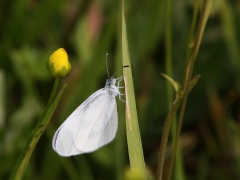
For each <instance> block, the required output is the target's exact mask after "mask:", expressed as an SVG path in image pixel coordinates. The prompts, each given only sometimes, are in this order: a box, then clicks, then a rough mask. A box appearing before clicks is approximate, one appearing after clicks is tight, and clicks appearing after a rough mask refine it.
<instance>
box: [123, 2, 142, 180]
mask: <svg viewBox="0 0 240 180" xmlns="http://www.w3.org/2000/svg"><path fill="white" fill-rule="evenodd" d="M122 58H123V65H129V66H130V65H131V63H130V57H129V52H128V42H127V32H126V23H125V16H124V0H123V1H122ZM123 75H124V80H125V94H126V110H127V113H126V114H127V115H126V127H127V143H128V153H129V159H130V166H131V169H134V171H138V172H140V173H142V177H143V179H147V175H146V168H145V162H144V157H143V150H142V142H141V137H140V131H139V126H138V117H137V109H136V102H135V94H134V88H133V79H132V70H131V66H130V67H128V68H124V69H123Z"/></svg>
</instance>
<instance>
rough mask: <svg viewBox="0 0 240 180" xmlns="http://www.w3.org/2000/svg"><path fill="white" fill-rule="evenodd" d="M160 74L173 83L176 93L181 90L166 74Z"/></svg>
mask: <svg viewBox="0 0 240 180" xmlns="http://www.w3.org/2000/svg"><path fill="white" fill-rule="evenodd" d="M161 75H162V76H163V77H165V78H166V79H167V80H168V81H169V82H170V83H171V84H172V85H173V87H174V89H175V91H176V93H179V92H180V91H181V85H180V84H179V83H178V82H177V81H174V80H173V79H172V78H170V77H169V76H167V75H166V74H161Z"/></svg>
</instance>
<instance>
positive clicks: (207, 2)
mask: <svg viewBox="0 0 240 180" xmlns="http://www.w3.org/2000/svg"><path fill="white" fill-rule="evenodd" d="M213 2H214V0H204V2H203V11H202V14H201V18H200V21H199V26H198V31H197V34H196V43H195V46H194V48H193V52H192V56H191V58H190V61H189V64H188V66H187V71H186V76H185V81H184V86H183V93H184V95H183V102H182V106H181V110H180V115H179V120H178V128H177V132H176V139H175V142H174V147H173V152H172V156H171V161H170V166H169V172H168V177H167V180H170V179H171V176H172V170H173V165H174V160H175V156H176V151H177V146H178V141H179V137H180V132H181V129H182V122H183V116H184V112H185V107H186V102H187V98H188V94H189V91H190V90H189V89H191V88H192V87H191V84H192V81H191V77H192V72H193V67H194V63H195V59H196V56H197V53H198V50H199V47H200V43H201V40H202V36H203V32H204V29H205V27H206V23H207V19H208V17H209V14H210V10H211V7H212V4H213ZM196 81H197V80H196ZM194 84H195V83H194Z"/></svg>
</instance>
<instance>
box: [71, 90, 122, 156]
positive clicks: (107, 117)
mask: <svg viewBox="0 0 240 180" xmlns="http://www.w3.org/2000/svg"><path fill="white" fill-rule="evenodd" d="M117 126H118V116H117V105H116V99H115V97H113V96H112V94H111V93H110V92H109V91H107V90H105V92H104V93H103V94H101V96H99V97H98V98H97V99H96V100H95V101H93V102H92V103H91V104H89V107H86V110H85V111H84V114H83V115H82V117H81V120H80V121H78V122H77V123H76V125H75V127H74V129H73V138H74V143H75V146H76V148H77V149H78V150H79V151H83V152H86V153H88V152H92V151H95V150H97V149H99V148H100V147H102V146H103V145H105V144H107V143H109V142H110V141H112V140H113V138H114V137H115V135H116V131H117Z"/></svg>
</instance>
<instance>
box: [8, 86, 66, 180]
mask: <svg viewBox="0 0 240 180" xmlns="http://www.w3.org/2000/svg"><path fill="white" fill-rule="evenodd" d="M65 88H66V84H65V85H64V86H63V88H62V89H61V91H60V92H59V94H58V96H57V97H56V98H55V100H54V101H53V103H52V104H51V105H50V106H49V107H48V106H47V107H46V110H45V111H44V113H43V117H42V118H41V120H40V121H39V122H38V124H37V125H36V127H35V129H34V130H33V132H32V134H31V136H30V138H29V140H28V142H27V144H26V147H25V149H24V151H23V152H22V154H21V156H20V157H19V159H18V161H17V164H16V165H15V167H14V169H13V172H12V174H11V176H10V178H9V179H10V180H13V179H14V180H20V179H22V177H23V174H24V172H25V170H26V167H27V165H28V162H29V159H30V157H31V155H32V152H33V150H34V148H35V146H36V144H37V142H38V140H39V139H40V137H41V135H42V133H43V132H44V130H45V128H46V126H47V124H48V122H49V121H50V119H51V117H52V115H53V113H54V111H55V109H56V107H57V105H58V102H59V100H60V99H61V97H62V94H63V92H64V90H65ZM51 96H52V95H51ZM50 99H51V98H50ZM50 101H51V100H50Z"/></svg>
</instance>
